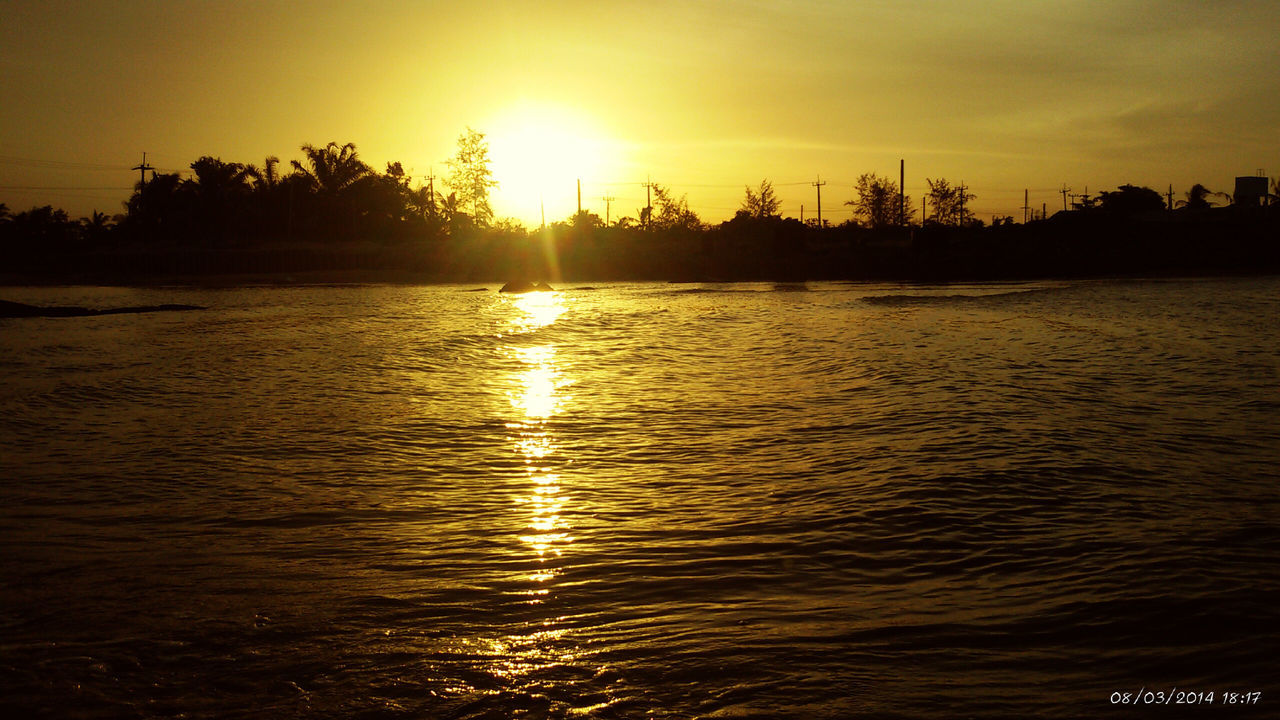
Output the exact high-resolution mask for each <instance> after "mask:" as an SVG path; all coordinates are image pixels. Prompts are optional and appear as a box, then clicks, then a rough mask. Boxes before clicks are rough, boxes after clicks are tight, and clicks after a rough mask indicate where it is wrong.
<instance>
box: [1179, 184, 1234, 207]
mask: <svg viewBox="0 0 1280 720" xmlns="http://www.w3.org/2000/svg"><path fill="white" fill-rule="evenodd" d="M1221 194H1222V193H1215V192H1213V191H1212V190H1210V189H1209V188H1207V187H1205V186H1203V185H1201V184H1200V183H1196V184H1195V185H1192V186H1191V189H1190V190H1188V191H1187V199H1186V200H1179V201H1178V202H1176V203H1174V206H1175V207H1180V208H1186V209H1188V210H1207V209H1209V208H1211V207H1213V203H1212V202H1211V201H1210V200H1209V198H1211V197H1217V196H1218V195H1221Z"/></svg>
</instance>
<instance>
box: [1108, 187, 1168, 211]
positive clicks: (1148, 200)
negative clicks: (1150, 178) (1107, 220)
mask: <svg viewBox="0 0 1280 720" xmlns="http://www.w3.org/2000/svg"><path fill="white" fill-rule="evenodd" d="M1098 204H1099V205H1100V206H1101V208H1102V209H1103V210H1108V211H1110V212H1116V213H1122V214H1133V213H1140V212H1154V211H1158V210H1163V209H1164V198H1163V197H1161V196H1160V193H1158V192H1156V191H1155V190H1152V189H1151V188H1147V187H1138V186H1136V185H1121V186H1120V187H1119V188H1117V189H1115V190H1112V191H1103V192H1101V193H1098Z"/></svg>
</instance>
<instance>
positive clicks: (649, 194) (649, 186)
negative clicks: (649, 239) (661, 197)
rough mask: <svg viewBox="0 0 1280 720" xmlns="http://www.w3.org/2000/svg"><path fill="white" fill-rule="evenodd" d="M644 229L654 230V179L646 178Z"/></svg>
mask: <svg viewBox="0 0 1280 720" xmlns="http://www.w3.org/2000/svg"><path fill="white" fill-rule="evenodd" d="M644 209H645V213H644V229H645V230H652V229H653V178H652V177H645V180H644Z"/></svg>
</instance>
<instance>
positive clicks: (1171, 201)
mask: <svg viewBox="0 0 1280 720" xmlns="http://www.w3.org/2000/svg"><path fill="white" fill-rule="evenodd" d="M1165 197H1167V198H1168V199H1169V207H1168V209H1169V210H1172V209H1173V183H1169V194H1168V195H1166V196H1165Z"/></svg>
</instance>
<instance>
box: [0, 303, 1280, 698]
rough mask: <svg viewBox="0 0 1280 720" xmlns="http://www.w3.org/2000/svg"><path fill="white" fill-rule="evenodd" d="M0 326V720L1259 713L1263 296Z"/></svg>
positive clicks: (243, 316)
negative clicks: (1142, 697) (1168, 703)
mask: <svg viewBox="0 0 1280 720" xmlns="http://www.w3.org/2000/svg"><path fill="white" fill-rule="evenodd" d="M3 294H4V297H6V299H11V300H17V301H23V302H43V303H50V304H52V303H63V304H75V305H88V306H97V307H108V306H125V305H140V304H152V303H161V302H179V303H191V304H200V305H206V306H208V307H209V309H208V310H205V311H200V312H191V313H156V314H145V315H114V316H101V317H87V318H53V319H19V320H0V377H2V378H3V381H4V382H3V389H2V390H0V393H2V394H0V438H3V440H0V451H2V452H3V454H2V456H0V477H2V478H3V480H2V481H0V570H2V571H3V575H2V577H3V586H2V587H0V609H2V610H3V613H2V615H0V698H2V700H0V702H2V703H3V704H4V705H6V706H8V708H9V709H10V710H16V711H17V712H18V713H19V715H13V716H15V717H16V716H24V717H60V718H63V717H80V718H116V717H125V718H177V717H182V718H215V717H216V718H224V717H230V718H235V717H244V718H257V717H273V718H329V717H357V718H409V717H430V718H505V717H533V718H540V717H557V718H558V717H574V718H576V717H583V718H636V717H654V718H692V717H707V718H718V717H735V718H739V717H761V718H765V717H795V718H810V717H816V718H845V717H911V718H955V717H981V718H988V717H1027V716H1032V715H1034V716H1040V717H1062V718H1066V717H1081V716H1089V717H1102V716H1106V717H1111V716H1114V717H1134V716H1135V715H1141V714H1142V711H1141V710H1139V709H1135V708H1133V707H1129V706H1119V705H1113V704H1112V702H1111V699H1112V693H1114V692H1122V693H1123V692H1128V693H1130V694H1135V695H1136V694H1137V693H1138V692H1139V691H1140V690H1142V689H1143V688H1145V689H1147V690H1166V691H1167V690H1172V689H1173V688H1175V687H1176V688H1178V689H1179V690H1196V691H1214V692H1216V693H1217V695H1216V702H1215V704H1214V706H1213V707H1212V708H1209V707H1203V706H1199V707H1191V708H1187V707H1182V708H1177V707H1169V708H1161V709H1159V710H1158V711H1157V712H1159V713H1160V715H1161V716H1162V717H1167V716H1178V714H1179V713H1180V712H1194V713H1195V714H1196V716H1197V717H1202V716H1215V717H1216V716H1226V715H1228V714H1229V715H1230V716H1231V717H1236V716H1237V715H1241V714H1243V715H1246V716H1247V715H1250V714H1253V715H1259V714H1270V715H1271V716H1275V715H1276V714H1277V712H1276V710H1275V707H1277V706H1276V702H1277V701H1280V695H1277V694H1276V691H1277V690H1280V688H1277V687H1276V684H1275V679H1276V677H1278V674H1277V670H1278V669H1280V667H1278V663H1277V661H1276V660H1275V658H1274V657H1273V655H1274V654H1275V648H1276V647H1277V639H1278V638H1280V634H1278V633H1277V631H1278V630H1280V610H1278V609H1277V608H1280V592H1278V591H1280V562H1278V561H1280V523H1277V501H1278V499H1280V489H1278V487H1277V479H1278V476H1280V470H1278V469H1277V468H1280V462H1278V461H1280V423H1278V421H1280V382H1278V380H1280V373H1278V372H1277V370H1278V368H1280V354H1278V353H1280V326H1278V325H1277V323H1276V322H1275V319H1276V318H1277V317H1280V279H1277V278H1263V279H1239V280H1234V279H1233V280H1201V281H1147V282H1134V281H1090V282H1073V283H1036V284H1000V285H963V286H935V287H918V286H890V285H865V284H839V283H833V284H809V285H807V286H792V285H784V286H774V285H769V284H760V285H658V284H646V285H620V284H611V285H602V286H597V287H595V288H574V287H572V286H570V287H568V288H564V289H562V290H561V291H559V292H556V293H553V294H545V293H538V294H531V295H526V296H519V297H516V296H505V295H499V294H497V293H495V292H493V289H492V288H489V289H488V290H485V291H474V288H471V287H378V286H375V287H364V286H357V287H301V288H240V289H229V290H194V289H148V290H130V289H106V288H9V289H7V290H5V291H4V293H3ZM1227 691H1231V692H1252V691H1262V693H1263V695H1262V698H1261V700H1260V701H1259V704H1258V705H1255V706H1248V707H1240V706H1238V705H1237V706H1234V707H1230V708H1228V707H1224V706H1223V702H1224V700H1225V695H1224V693H1225V692H1227ZM10 714H13V713H10Z"/></svg>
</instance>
